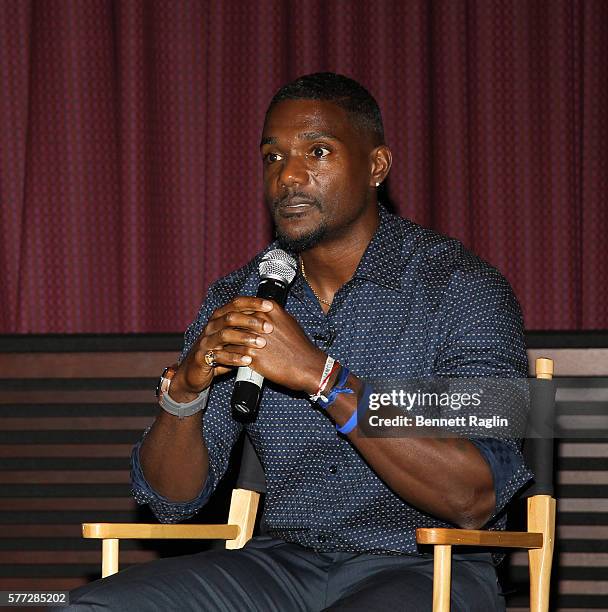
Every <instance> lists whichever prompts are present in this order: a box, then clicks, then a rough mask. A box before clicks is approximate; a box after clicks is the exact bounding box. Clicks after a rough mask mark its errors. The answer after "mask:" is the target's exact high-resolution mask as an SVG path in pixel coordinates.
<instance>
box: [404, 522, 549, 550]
mask: <svg viewBox="0 0 608 612" xmlns="http://www.w3.org/2000/svg"><path fill="white" fill-rule="evenodd" d="M416 542H417V543H418V544H444V545H445V544H449V545H452V546H490V547H492V546H495V547H498V548H542V546H543V534H542V533H529V532H527V531H485V530H483V529H442V528H434V527H432V528H431V527H421V528H419V529H416Z"/></svg>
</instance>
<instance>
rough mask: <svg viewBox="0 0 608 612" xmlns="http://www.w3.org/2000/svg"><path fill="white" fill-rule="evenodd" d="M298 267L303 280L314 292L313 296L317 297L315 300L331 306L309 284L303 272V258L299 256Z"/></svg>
mask: <svg viewBox="0 0 608 612" xmlns="http://www.w3.org/2000/svg"><path fill="white" fill-rule="evenodd" d="M300 269H301V270H302V276H303V277H304V280H305V281H306V282H307V283H308V286H309V287H310V290H311V291H312V292H313V293H314V294H315V297H316V298H317V300H319V302H321V304H325V305H326V306H331V302H328V301H327V300H324V299H323V298H322V297H321V296H320V295H319V294H318V293H317V292H316V291H315V290H314V288H313V286H312V285H311V284H310V281H309V280H308V278H307V277H306V272H304V260H303V259H302V258H301V257H300Z"/></svg>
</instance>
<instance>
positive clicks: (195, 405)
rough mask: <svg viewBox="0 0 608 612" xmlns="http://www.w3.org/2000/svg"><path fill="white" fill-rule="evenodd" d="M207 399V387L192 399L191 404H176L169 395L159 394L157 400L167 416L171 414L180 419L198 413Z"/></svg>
mask: <svg viewBox="0 0 608 612" xmlns="http://www.w3.org/2000/svg"><path fill="white" fill-rule="evenodd" d="M208 397H209V387H207V388H206V389H203V390H202V391H201V392H200V393H199V394H198V397H196V398H195V399H193V400H192V401H191V402H188V403H186V404H182V403H180V402H176V401H175V400H173V399H172V398H171V396H170V395H169V393H161V394H160V397H159V398H158V403H159V404H160V406H161V408H162V409H163V410H166V411H167V412H168V413H169V414H172V415H174V416H176V417H178V418H180V419H183V418H185V417H189V416H192V415H193V414H196V413H197V412H200V411H201V410H203V408H205V406H206V405H207V399H208Z"/></svg>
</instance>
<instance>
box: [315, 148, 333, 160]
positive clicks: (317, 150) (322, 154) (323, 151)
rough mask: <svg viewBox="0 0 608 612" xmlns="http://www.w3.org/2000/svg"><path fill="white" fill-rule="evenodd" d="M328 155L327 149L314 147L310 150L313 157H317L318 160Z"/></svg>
mask: <svg viewBox="0 0 608 612" xmlns="http://www.w3.org/2000/svg"><path fill="white" fill-rule="evenodd" d="M329 153H330V150H329V149H328V148H327V147H314V148H313V150H312V154H313V157H317V158H318V159H322V158H323V157H327V156H328V155H329Z"/></svg>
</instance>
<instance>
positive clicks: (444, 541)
mask: <svg viewBox="0 0 608 612" xmlns="http://www.w3.org/2000/svg"><path fill="white" fill-rule="evenodd" d="M535 365H536V377H537V378H540V379H548V380H550V379H552V378H553V361H552V360H551V359H546V358H543V357H540V358H538V359H537V360H536V364H535ZM527 510H528V525H527V528H528V531H525V532H519V531H484V530H470V529H433V528H419V529H416V542H417V543H418V544H430V545H432V546H433V547H434V564H433V572H434V573H433V612H449V610H450V588H451V574H452V546H483V547H496V548H526V549H528V564H529V573H530V611H531V612H547V611H548V610H549V589H550V585H551V565H552V563H553V548H554V544H555V513H556V502H555V498H553V497H552V496H550V495H534V496H532V497H529V498H528V508H527Z"/></svg>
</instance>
